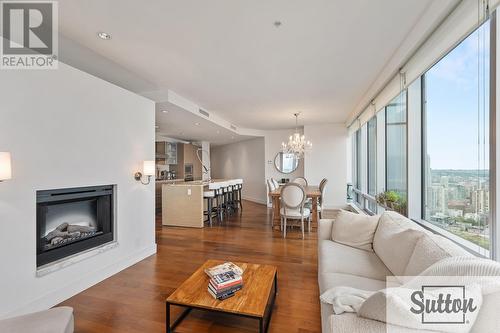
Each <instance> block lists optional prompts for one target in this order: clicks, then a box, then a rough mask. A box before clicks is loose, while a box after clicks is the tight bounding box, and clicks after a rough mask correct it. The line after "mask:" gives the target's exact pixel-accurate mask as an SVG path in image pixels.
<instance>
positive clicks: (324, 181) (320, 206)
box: [305, 178, 328, 219]
mask: <svg viewBox="0 0 500 333" xmlns="http://www.w3.org/2000/svg"><path fill="white" fill-rule="evenodd" d="M327 183H328V179H326V178H323V179H322V180H321V182H320V183H319V191H320V193H321V195H320V197H319V198H318V199H317V200H318V205H317V206H316V207H317V211H318V214H319V218H320V219H322V218H323V210H324V208H323V202H324V197H325V189H326V184H327ZM305 207H306V208H309V209H310V210H311V211H312V201H311V200H307V201H306V204H305Z"/></svg>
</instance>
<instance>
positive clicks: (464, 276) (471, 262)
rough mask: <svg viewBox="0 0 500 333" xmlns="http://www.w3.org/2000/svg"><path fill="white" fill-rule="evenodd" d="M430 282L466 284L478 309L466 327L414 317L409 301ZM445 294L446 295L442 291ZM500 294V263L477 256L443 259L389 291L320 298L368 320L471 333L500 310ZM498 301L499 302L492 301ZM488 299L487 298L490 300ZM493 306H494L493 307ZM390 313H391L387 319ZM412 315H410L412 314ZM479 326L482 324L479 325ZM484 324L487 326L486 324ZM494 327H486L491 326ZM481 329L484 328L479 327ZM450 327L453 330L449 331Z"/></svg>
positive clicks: (339, 292) (349, 291)
mask: <svg viewBox="0 0 500 333" xmlns="http://www.w3.org/2000/svg"><path fill="white" fill-rule="evenodd" d="M429 281H431V282H432V283H435V284H437V285H446V284H450V283H451V284H453V285H463V286H467V291H468V296H467V297H471V298H474V301H475V302H476V303H475V304H476V305H477V307H478V309H477V311H476V312H475V313H470V314H469V316H468V320H469V322H468V324H467V325H463V326H462V327H457V325H452V326H450V325H448V326H449V327H444V326H442V325H441V326H437V327H432V328H431V327H430V326H423V325H422V323H421V319H419V317H417V316H413V317H412V316H411V314H410V312H409V308H410V306H411V304H410V302H409V300H410V297H409V295H411V293H413V292H414V291H415V290H421V288H422V286H423V285H424V286H425V285H429ZM441 292H446V289H442V290H441ZM435 295H436V293H434V294H433V292H432V291H431V292H426V294H425V297H426V299H432V298H434V297H435ZM488 295H493V296H492V297H490V301H489V302H486V303H487V305H488V307H489V309H485V311H483V312H485V313H487V315H483V316H481V315H479V316H478V313H479V307H481V304H482V303H483V297H484V296H488ZM495 295H500V264H499V263H497V262H494V261H491V260H486V259H480V258H476V257H452V258H447V259H443V260H441V261H439V262H437V263H435V264H433V265H432V266H430V267H429V268H427V269H426V270H425V271H424V272H422V273H421V274H420V275H419V276H417V277H415V278H413V279H410V281H408V282H406V283H405V284H403V285H402V286H401V287H397V288H387V289H384V290H380V291H365V290H359V289H356V288H350V287H335V288H332V289H329V290H327V291H325V292H324V293H323V294H322V295H321V297H320V299H321V301H322V302H324V303H327V304H331V305H332V306H333V312H334V313H335V314H342V313H344V312H356V313H357V314H358V316H361V317H365V318H368V319H373V320H378V321H383V322H386V323H391V324H395V325H400V326H405V327H410V328H416V329H436V328H439V330H440V331H448V332H468V331H469V330H470V329H471V327H472V326H473V324H474V321H475V320H476V319H477V318H478V317H479V318H480V319H478V321H480V320H490V318H489V317H497V315H491V314H490V311H496V309H498V308H500V304H496V303H498V301H497V300H498V299H499V297H498V296H495ZM492 299H494V300H495V302H491V300H492ZM486 300H487V299H486ZM492 303H493V304H492ZM387 314H390V315H389V316H387ZM408 314H410V315H408ZM478 324H480V323H479V322H478ZM483 325H484V324H483ZM489 325H492V324H488V325H484V326H486V327H487V326H489ZM476 326H480V325H476ZM447 328H450V329H449V330H448V329H447Z"/></svg>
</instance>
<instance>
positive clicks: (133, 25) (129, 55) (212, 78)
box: [59, 0, 451, 129]
mask: <svg viewBox="0 0 500 333" xmlns="http://www.w3.org/2000/svg"><path fill="white" fill-rule="evenodd" d="M437 1H444V0H376V1H374V0H349V1H347V0H272V1H271V0H267V1H258V0H211V1H203V0H183V1H173V0H148V1H144V2H141V1H132V0H85V1H81V0H64V1H59V29H60V33H61V34H63V35H64V36H65V37H67V38H68V39H70V40H72V41H75V42H76V43H78V44H80V45H82V46H83V47H85V48H86V49H89V50H88V52H87V53H85V52H73V53H71V52H69V51H65V50H62V52H63V53H64V52H66V55H68V54H69V55H70V57H71V58H72V59H71V61H72V62H74V63H78V64H79V65H80V67H83V68H85V70H87V71H89V72H91V73H92V71H93V72H94V73H93V74H95V75H98V76H104V77H105V78H106V79H108V80H109V81H112V82H113V81H114V82H115V83H117V84H120V85H122V86H125V87H127V88H129V89H132V90H133V91H135V92H138V93H141V94H143V95H144V96H147V97H150V98H152V99H154V100H156V101H157V102H164V101H166V98H165V96H166V92H167V91H168V90H169V89H170V90H172V91H174V92H176V93H178V94H180V95H182V96H184V97H185V98H188V99H190V100H192V101H193V102H195V103H196V104H198V105H200V107H202V108H204V109H206V110H209V111H211V112H212V113H214V114H217V115H218V116H220V117H222V118H224V119H226V120H227V121H229V122H231V123H233V124H235V125H237V126H239V127H242V128H254V129H278V128H290V127H293V123H294V119H293V116H292V114H293V113H294V112H296V111H301V112H302V115H301V123H302V124H310V123H322V122H323V123H324V122H344V121H345V120H346V118H347V117H348V115H349V113H350V112H352V110H353V109H354V108H355V107H356V105H357V103H358V102H359V101H360V99H361V98H362V96H363V95H364V93H365V92H366V91H367V90H368V89H369V88H370V86H371V85H372V83H373V82H374V81H375V80H376V78H377V76H378V75H379V74H380V73H381V71H382V70H383V69H384V67H385V65H386V64H387V63H388V62H389V61H390V60H391V57H392V56H393V55H394V54H395V53H396V51H397V49H398V47H399V46H400V45H401V43H402V42H403V40H404V39H405V37H406V36H407V35H408V34H409V32H410V31H411V30H412V28H413V27H414V26H415V25H416V23H417V22H418V21H419V19H420V18H421V16H422V14H423V13H424V12H425V10H426V9H429V6H430V5H432V4H433V3H435V2H437ZM447 1H448V2H451V0H447ZM275 21H281V22H282V25H281V27H279V28H276V27H275V26H274V24H273V23H274V22H275ZM431 23H432V24H437V22H431ZM98 31H105V32H107V33H110V34H111V35H112V39H111V40H108V41H103V40H100V39H98V38H97V37H96V34H97V32H98ZM421 37H422V36H421ZM64 45H65V44H64V43H61V48H63V47H64ZM90 53H92V54H96V55H101V56H104V57H105V58H107V60H106V62H102V61H101V62H100V63H98V61H95V62H92V63H91V62H90V60H89V59H91V58H92V57H91V54H90ZM78 57H80V58H81V59H78ZM71 61H70V62H71ZM108 63H113V64H117V65H118V66H119V67H117V68H119V69H122V70H123V69H126V71H128V72H127V74H126V75H123V73H122V74H117V73H118V70H116V71H115V70H114V69H111V68H112V67H110V66H109V64H108ZM115 72H116V73H115ZM122 72H123V71H122ZM134 75H136V76H137V80H133V79H131V78H132V77H134ZM132 81H133V82H132ZM180 125H181V127H182V126H183V125H182V124H180Z"/></svg>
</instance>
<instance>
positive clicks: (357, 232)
mask: <svg viewBox="0 0 500 333" xmlns="http://www.w3.org/2000/svg"><path fill="white" fill-rule="evenodd" d="M378 220H379V216H369V215H364V214H356V213H352V212H348V211H346V210H343V209H341V210H340V211H339V213H338V215H337V217H336V218H335V221H334V222H333V226H332V240H333V241H335V242H337V243H341V244H345V245H349V246H352V247H355V248H358V249H361V250H366V251H372V252H373V247H372V243H373V236H374V235H375V230H376V229H377V224H378Z"/></svg>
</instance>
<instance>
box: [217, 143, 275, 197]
mask: <svg viewBox="0 0 500 333" xmlns="http://www.w3.org/2000/svg"><path fill="white" fill-rule="evenodd" d="M210 161H211V162H210V164H211V167H212V170H211V171H212V178H214V179H216V178H226V179H228V178H242V179H243V182H244V184H243V192H242V196H243V199H245V200H250V201H254V202H258V203H262V204H265V203H266V197H267V194H266V185H265V173H264V139H263V138H256V139H252V140H247V141H241V142H236V143H231V144H228V145H223V146H216V147H211V151H210Z"/></svg>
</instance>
